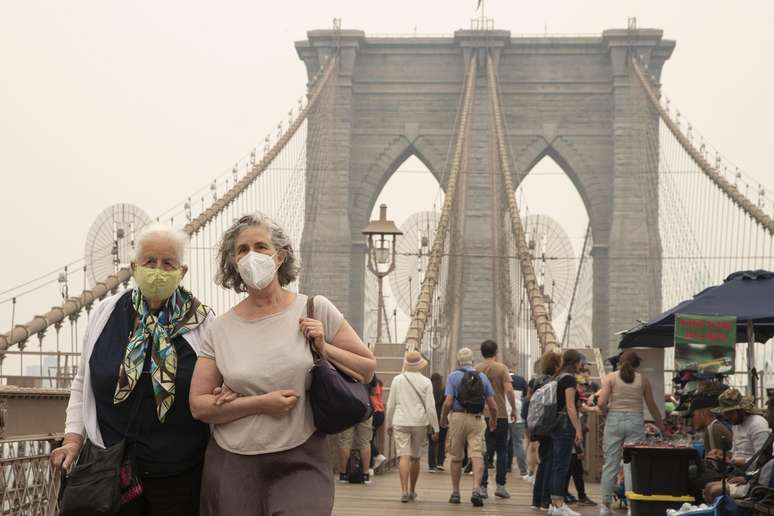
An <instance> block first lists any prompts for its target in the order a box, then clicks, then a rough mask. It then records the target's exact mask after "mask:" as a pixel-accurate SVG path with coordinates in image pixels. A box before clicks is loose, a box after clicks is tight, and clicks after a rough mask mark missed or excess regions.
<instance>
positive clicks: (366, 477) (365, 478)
mask: <svg viewBox="0 0 774 516" xmlns="http://www.w3.org/2000/svg"><path fill="white" fill-rule="evenodd" d="M363 483H364V484H370V483H371V475H370V474H368V473H363Z"/></svg>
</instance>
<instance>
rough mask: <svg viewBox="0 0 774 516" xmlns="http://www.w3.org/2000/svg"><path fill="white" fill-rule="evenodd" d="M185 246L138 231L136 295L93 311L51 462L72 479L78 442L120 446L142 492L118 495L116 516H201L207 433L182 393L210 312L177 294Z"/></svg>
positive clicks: (177, 235)
mask: <svg viewBox="0 0 774 516" xmlns="http://www.w3.org/2000/svg"><path fill="white" fill-rule="evenodd" d="M186 240H187V237H186V235H185V234H183V233H182V232H179V231H177V230H173V229H171V228H168V227H166V226H163V225H160V224H152V225H150V226H146V228H145V229H144V230H143V231H141V233H140V235H139V237H138V240H137V250H136V253H135V256H134V259H133V261H132V271H133V275H134V279H135V283H136V284H137V287H135V288H132V289H128V290H126V291H124V292H121V293H119V294H117V295H115V296H112V297H110V298H107V299H105V300H103V301H102V302H101V303H99V304H98V305H97V306H96V308H95V309H94V311H93V312H92V314H91V317H90V319H89V326H88V328H87V330H86V336H85V339H84V347H83V352H82V355H81V362H80V365H79V368H78V373H77V376H76V377H75V379H74V380H73V384H72V388H71V394H70V401H69V403H68V407H67V421H66V430H65V431H66V434H65V438H64V442H63V444H62V447H60V448H58V449H56V450H54V451H53V452H52V454H51V460H52V463H53V464H54V465H55V466H57V467H62V468H64V469H65V470H70V469H71V468H72V466H73V464H74V461H75V459H76V457H77V456H78V453H79V451H80V449H81V447H82V445H83V443H84V440H85V439H89V440H90V441H91V443H92V444H93V445H95V446H99V447H103V446H104V447H110V446H112V445H114V444H116V443H118V442H119V441H121V440H122V439H126V442H127V446H128V447H127V450H128V452H127V453H130V454H132V455H133V456H134V457H135V466H136V468H135V473H136V476H137V479H138V480H139V485H140V486H141V487H140V488H138V489H134V490H128V489H124V490H123V491H124V492H123V493H122V499H121V502H122V504H121V510H120V512H119V513H118V514H120V515H122V516H130V515H131V516H134V515H137V516H157V515H158V516H161V515H163V516H176V515H180V516H191V515H197V514H198V513H199V491H200V485H201V474H202V464H203V461H204V452H205V449H206V447H207V442H208V440H209V436H210V431H209V427H208V425H206V424H205V423H202V422H200V421H196V420H194V419H193V417H192V416H191V410H190V408H189V403H188V392H189V388H190V384H191V378H192V375H193V370H194V366H195V365H196V358H197V352H198V350H199V346H200V341H201V338H202V335H201V332H202V331H203V329H204V327H205V326H206V325H207V324H208V321H209V319H210V317H211V316H212V313H211V311H210V309H209V308H208V307H207V306H205V305H203V304H202V303H201V302H199V300H197V299H196V298H195V297H194V296H193V295H192V294H191V293H190V292H188V291H187V290H186V289H184V288H183V287H181V286H180V283H181V281H182V278H183V276H184V275H185V273H186V272H187V267H186V266H185V265H183V253H184V249H185V243H186ZM122 487H124V488H126V487H127V486H126V485H123V486H122Z"/></svg>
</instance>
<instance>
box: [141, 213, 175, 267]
mask: <svg viewBox="0 0 774 516" xmlns="http://www.w3.org/2000/svg"><path fill="white" fill-rule="evenodd" d="M158 237H163V238H168V239H169V240H171V241H172V242H173V243H174V244H175V250H176V251H177V260H178V261H179V262H180V263H181V264H183V263H185V261H184V260H185V246H186V244H187V243H188V235H186V234H185V232H184V231H181V230H179V229H175V228H173V227H172V226H168V225H166V224H162V223H160V222H153V223H151V224H148V225H147V226H144V227H143V228H142V229H141V230H140V232H139V234H138V235H137V239H136V241H135V244H134V255H133V256H132V260H133V261H135V262H136V261H138V260H139V259H140V256H142V248H143V245H144V244H145V243H146V242H147V241H148V240H150V239H151V238H158Z"/></svg>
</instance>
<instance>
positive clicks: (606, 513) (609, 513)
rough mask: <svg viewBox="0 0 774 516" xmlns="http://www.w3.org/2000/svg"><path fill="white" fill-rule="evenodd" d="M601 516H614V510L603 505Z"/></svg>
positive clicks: (601, 505) (601, 506) (600, 505)
mask: <svg viewBox="0 0 774 516" xmlns="http://www.w3.org/2000/svg"><path fill="white" fill-rule="evenodd" d="M599 516H613V509H611V508H610V507H608V506H607V505H605V504H604V503H601V504H599Z"/></svg>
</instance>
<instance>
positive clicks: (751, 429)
mask: <svg viewBox="0 0 774 516" xmlns="http://www.w3.org/2000/svg"><path fill="white" fill-rule="evenodd" d="M712 412H713V413H714V414H717V415H719V416H721V417H723V418H724V419H726V420H727V421H728V422H730V423H731V424H732V425H733V426H732V427H731V431H732V432H733V434H734V437H733V443H732V446H731V457H730V458H728V457H726V460H727V461H728V462H729V463H731V464H732V465H734V466H736V467H737V468H742V467H744V466H745V464H746V463H747V461H749V460H750V459H751V458H752V456H753V455H755V453H756V452H757V451H758V450H760V449H761V448H762V447H763V446H764V445H765V444H766V440H767V439H768V437H769V432H770V431H769V425H768V423H767V422H766V419H765V418H764V417H763V416H762V415H761V410H760V409H758V408H757V407H756V406H755V404H754V403H753V400H752V399H751V398H750V397H749V396H742V394H741V393H740V392H739V391H738V390H736V389H728V390H726V391H725V392H723V393H722V394H721V395H720V396H719V397H718V407H717V408H714V409H712ZM706 458H708V459H714V460H722V459H723V456H722V452H721V451H720V450H710V451H709V452H707V454H706ZM747 487H748V486H747V484H746V483H745V480H744V477H733V478H730V479H729V480H728V494H730V495H731V496H733V497H734V498H744V496H745V495H746V494H747ZM722 490H723V488H722V485H721V482H720V481H718V482H710V483H709V484H707V485H706V486H705V488H704V499H705V500H707V501H712V500H714V499H715V498H716V497H717V496H718V495H720V494H721V492H722Z"/></svg>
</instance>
